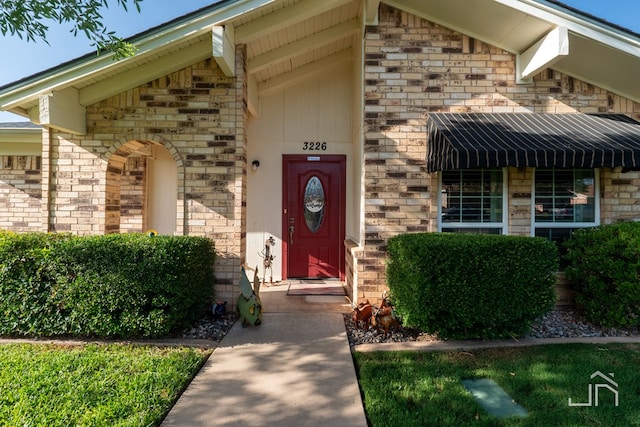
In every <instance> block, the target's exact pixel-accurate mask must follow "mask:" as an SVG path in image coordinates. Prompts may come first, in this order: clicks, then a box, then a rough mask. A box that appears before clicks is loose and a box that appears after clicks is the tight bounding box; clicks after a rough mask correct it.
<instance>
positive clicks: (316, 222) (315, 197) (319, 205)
mask: <svg viewBox="0 0 640 427" xmlns="http://www.w3.org/2000/svg"><path fill="white" fill-rule="evenodd" d="M303 203H304V220H305V222H306V223H307V228H308V229H309V231H311V232H312V233H317V232H318V230H320V227H321V226H322V220H323V219H324V205H325V197H324V188H322V182H320V178H318V177H317V176H315V175H314V176H312V177H311V178H309V182H307V186H306V187H305V189H304V202H303Z"/></svg>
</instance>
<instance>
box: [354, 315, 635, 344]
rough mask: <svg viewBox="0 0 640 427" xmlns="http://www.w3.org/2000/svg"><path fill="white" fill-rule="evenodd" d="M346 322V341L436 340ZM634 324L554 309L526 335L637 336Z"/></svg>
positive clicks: (417, 333) (410, 332) (406, 330)
mask: <svg viewBox="0 0 640 427" xmlns="http://www.w3.org/2000/svg"><path fill="white" fill-rule="evenodd" d="M345 325H346V328H347V336H348V338H349V344H350V345H352V346H354V345H357V344H375V343H385V342H410V341H436V340H438V337H437V335H431V334H426V333H424V332H422V331H420V330H417V329H413V328H402V329H401V330H400V331H397V332H396V331H394V332H393V333H390V334H389V335H388V336H387V337H385V336H384V335H383V334H382V333H379V332H377V331H374V330H372V329H371V330H368V331H365V330H363V329H361V328H355V327H354V324H353V321H352V320H351V316H350V315H345ZM638 335H640V331H639V330H638V328H637V327H635V328H629V329H616V328H602V327H599V326H597V325H594V324H592V323H589V322H587V321H585V320H584V319H582V318H581V317H580V315H579V314H578V313H577V312H576V311H575V310H574V309H569V308H556V309H555V310H553V311H552V312H550V313H549V314H547V315H545V316H542V317H541V318H540V319H539V320H538V321H536V322H535V323H534V324H533V325H532V326H531V331H530V332H529V334H528V335H527V337H529V338H575V337H620V336H627V337H628V336H638Z"/></svg>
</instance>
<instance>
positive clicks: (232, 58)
mask: <svg viewBox="0 0 640 427" xmlns="http://www.w3.org/2000/svg"><path fill="white" fill-rule="evenodd" d="M211 39H212V44H213V54H212V55H213V59H215V61H216V62H217V63H218V66H219V67H220V69H221V70H222V72H223V73H224V75H225V76H227V77H233V76H235V75H236V51H235V43H234V34H233V25H231V24H227V25H224V26H222V25H216V26H214V27H213V28H212V29H211Z"/></svg>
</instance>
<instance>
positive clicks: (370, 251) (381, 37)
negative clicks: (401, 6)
mask: <svg viewBox="0 0 640 427" xmlns="http://www.w3.org/2000/svg"><path fill="white" fill-rule="evenodd" d="M364 48H365V99H364V103H365V152H364V161H365V170H364V180H365V241H364V250H363V251H362V252H361V253H360V255H359V258H358V260H357V263H354V264H355V265H357V269H358V271H357V277H358V298H369V299H370V300H376V298H380V296H381V294H382V291H383V290H384V289H385V252H386V241H387V239H388V238H389V237H391V236H393V235H396V234H398V233H405V232H421V231H436V229H437V217H436V214H437V189H438V179H437V174H427V173H426V170H425V156H426V145H425V144H426V118H427V115H428V113H429V112H523V113H524V112H539V113H542V112H545V113H568V112H576V111H579V112H584V113H595V112H599V113H606V112H617V113H626V114H629V115H630V116H632V117H634V118H635V119H640V105H638V104H636V103H633V102H631V101H629V100H626V99H624V98H622V97H620V96H618V95H616V94H613V93H610V92H607V91H606V90H604V89H601V88H597V87H594V86H593V85H590V84H587V83H584V82H581V81H578V80H575V79H573V78H571V77H569V76H566V75H563V74H561V73H558V72H555V71H553V70H545V71H544V72H542V73H540V74H539V75H537V76H535V77H534V84H533V85H529V86H521V85H516V83H515V71H514V70H515V57H514V55H512V54H510V53H508V52H506V51H503V50H501V49H499V48H497V47H493V46H490V45H487V44H485V43H482V42H479V41H477V40H474V39H472V38H470V37H468V36H465V35H463V34H460V33H457V32H454V31H452V30H450V29H447V28H444V27H441V26H439V25H437V24H434V23H431V22H429V21H427V20H424V19H421V18H418V17H416V16H413V15H411V14H409V13H406V12H402V11H400V10H397V9H394V8H392V7H391V6H387V5H384V4H381V6H380V15H379V24H378V25H377V26H372V27H367V30H366V34H365V41H364ZM508 173H509V193H510V197H509V227H510V233H512V234H522V235H528V234H529V232H530V223H529V220H528V218H530V214H531V213H530V199H527V200H526V201H525V198H524V195H525V194H526V193H530V192H531V179H532V171H531V170H523V171H520V170H517V169H514V168H509V170H508ZM610 174H613V175H615V174H614V173H612V172H611V173H610ZM633 176H634V177H636V178H634V179H631V181H632V182H633V185H632V187H633V188H636V189H637V188H638V187H637V186H636V185H637V184H638V183H640V182H638V180H637V174H633ZM605 178H606V179H605V180H603V181H605V182H612V181H613V180H615V178H614V177H613V176H611V177H610V176H609V175H606V174H605ZM607 180H609V181H607ZM614 188H619V189H620V191H619V192H618V193H617V195H618V196H620V194H621V192H622V193H624V194H625V195H626V194H627V193H626V192H625V191H624V190H623V189H624V188H626V187H625V184H621V185H619V186H618V187H614ZM514 193H519V194H514ZM614 193H615V192H612V191H611V190H607V191H605V200H603V213H604V212H606V213H607V214H608V215H612V216H616V215H619V214H620V213H621V212H624V210H623V209H628V208H626V207H625V208H623V207H622V206H621V205H620V203H621V202H620V201H619V200H616V197H615V195H614ZM629 194H630V195H631V194H638V193H633V192H629ZM514 195H515V197H513V196H514ZM629 199H630V200H631V196H630V197H629ZM629 203H632V202H631V201H629ZM625 206H626V205H625ZM639 211H640V209H639ZM614 212H615V214H614Z"/></svg>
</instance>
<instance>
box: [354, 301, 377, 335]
mask: <svg viewBox="0 0 640 427" xmlns="http://www.w3.org/2000/svg"><path fill="white" fill-rule="evenodd" d="M352 307H353V311H352V312H351V320H352V321H353V323H354V324H355V326H356V328H363V329H369V327H370V326H371V316H372V315H373V310H374V307H373V305H371V303H369V300H368V299H365V300H364V301H362V302H361V303H359V304H358V305H357V306H352Z"/></svg>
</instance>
